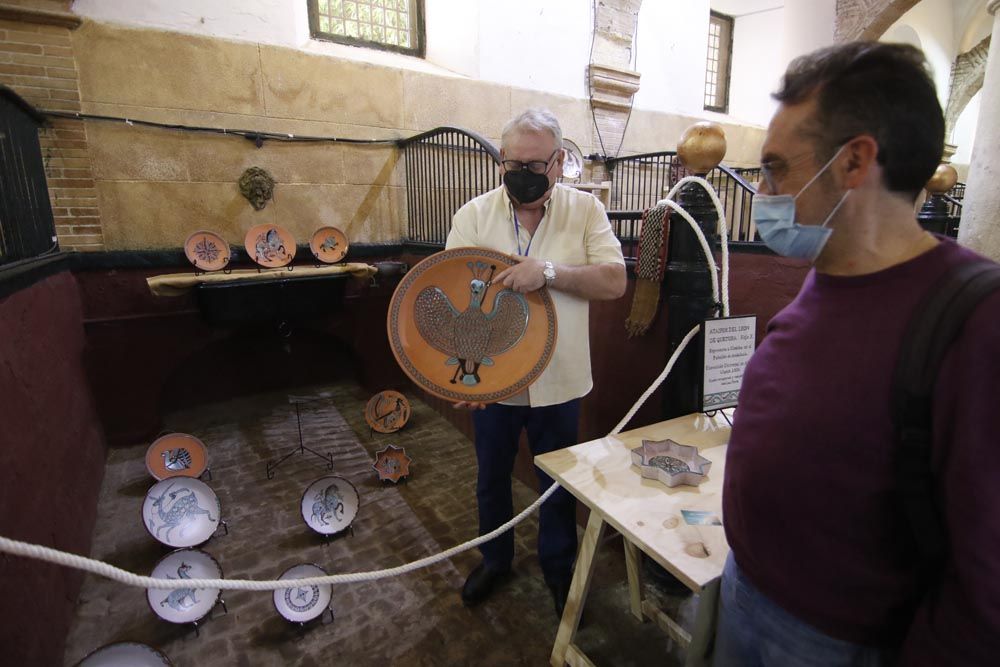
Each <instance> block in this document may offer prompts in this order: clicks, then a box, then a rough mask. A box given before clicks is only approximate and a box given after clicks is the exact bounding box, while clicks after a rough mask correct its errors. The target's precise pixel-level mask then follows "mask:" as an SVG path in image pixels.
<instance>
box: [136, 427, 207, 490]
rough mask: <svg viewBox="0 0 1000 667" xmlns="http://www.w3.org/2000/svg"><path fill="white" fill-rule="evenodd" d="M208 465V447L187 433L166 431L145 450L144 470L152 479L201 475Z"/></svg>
mask: <svg viewBox="0 0 1000 667" xmlns="http://www.w3.org/2000/svg"><path fill="white" fill-rule="evenodd" d="M207 467H208V449H207V448H206V447H205V443H203V442H202V441H201V440H199V439H198V438H196V437H194V436H193V435H188V434H187V433H168V434H167V435H164V436H163V437H160V438H157V439H156V440H155V441H154V442H153V444H151V445H150V446H149V449H147V450H146V470H148V471H149V474H150V475H152V476H153V479H167V478H168V477H178V476H182V477H201V474H202V473H203V472H205V468H207Z"/></svg>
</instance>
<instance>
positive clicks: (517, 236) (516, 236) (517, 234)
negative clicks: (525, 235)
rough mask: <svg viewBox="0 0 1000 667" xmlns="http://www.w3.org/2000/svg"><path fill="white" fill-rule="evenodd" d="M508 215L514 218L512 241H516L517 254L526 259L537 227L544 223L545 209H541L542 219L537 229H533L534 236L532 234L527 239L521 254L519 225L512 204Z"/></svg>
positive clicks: (536, 232)
mask: <svg viewBox="0 0 1000 667" xmlns="http://www.w3.org/2000/svg"><path fill="white" fill-rule="evenodd" d="M510 213H511V217H512V218H514V239H515V240H516V241H517V254H518V255H521V256H522V257H527V256H528V253H529V252H531V244H532V243H533V242H534V240H535V234H538V227H541V226H542V223H543V222H545V213H546V209H542V219H541V220H539V221H538V227H535V234H532V235H531V238H530V239H528V245H527V247H526V248H524V252H521V224H520V223H519V222H518V221H517V211H516V210H515V209H514V205H513V204H511V206H510Z"/></svg>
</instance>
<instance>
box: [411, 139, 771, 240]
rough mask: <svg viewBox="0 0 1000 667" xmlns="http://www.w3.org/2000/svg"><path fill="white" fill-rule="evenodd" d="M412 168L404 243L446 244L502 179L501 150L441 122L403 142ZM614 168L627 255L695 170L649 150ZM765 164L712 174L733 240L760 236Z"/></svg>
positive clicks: (615, 216)
mask: <svg viewBox="0 0 1000 667" xmlns="http://www.w3.org/2000/svg"><path fill="white" fill-rule="evenodd" d="M399 145H400V148H401V149H402V151H403V157H404V160H405V170H406V195H407V216H408V220H407V229H406V232H405V233H404V241H406V242H408V243H415V244H426V245H431V246H441V245H443V244H444V243H445V241H446V240H447V238H448V230H449V229H450V228H451V220H452V217H453V216H454V215H455V212H456V211H457V210H458V209H459V208H461V207H462V205H463V204H465V203H466V202H468V201H469V200H471V199H473V198H474V197H477V196H479V195H481V194H483V193H485V192H488V191H489V190H492V189H493V188H495V187H497V186H499V185H500V170H499V163H500V151H499V150H498V149H497V148H496V147H495V146H494V145H493V144H491V143H490V142H489V141H488V140H487V139H484V138H483V137H481V136H479V135H477V134H475V133H474V132H470V131H468V130H462V129H459V128H455V127H439V128H435V129H433V130H430V131H429V132H424V133H422V134H418V135H416V136H413V137H409V138H407V139H404V140H402V141H400V143H399ZM607 168H608V171H609V172H610V174H611V205H610V207H609V210H608V217H609V218H610V220H611V225H612V228H613V229H614V231H615V234H616V235H617V236H618V238H619V240H620V241H621V242H622V249H623V251H624V253H625V256H626V257H631V258H634V257H635V255H636V250H637V245H638V240H639V231H640V225H641V219H642V212H643V211H645V210H646V209H648V208H649V207H650V206H653V205H654V204H655V203H656V202H657V201H659V200H660V199H662V198H663V197H664V195H666V194H667V192H668V191H669V190H670V188H671V187H673V185H674V184H675V183H677V181H678V180H680V179H681V178H683V177H684V176H687V175H689V173H690V172H688V171H687V170H686V169H685V168H684V167H683V165H682V164H681V162H680V160H679V159H678V158H677V154H676V153H675V152H673V151H661V152H658V153H643V154H641V155H630V156H627V157H622V158H613V159H610V160H608V162H607ZM758 175H759V169H731V168H729V167H725V166H719V167H716V168H715V169H713V170H712V171H710V172H709V173H708V174H707V176H706V179H707V180H708V181H709V182H710V183H711V184H712V185H713V187H715V189H716V191H717V192H718V194H719V198H720V200H721V201H722V206H723V209H724V210H725V212H726V217H727V222H728V228H729V230H730V234H729V238H730V240H731V241H754V240H756V238H755V233H754V229H753V225H752V224H751V222H750V201H751V199H752V197H753V195H754V193H755V192H756V190H755V188H754V187H753V185H751V182H752V181H753V180H756V177H757V176H758Z"/></svg>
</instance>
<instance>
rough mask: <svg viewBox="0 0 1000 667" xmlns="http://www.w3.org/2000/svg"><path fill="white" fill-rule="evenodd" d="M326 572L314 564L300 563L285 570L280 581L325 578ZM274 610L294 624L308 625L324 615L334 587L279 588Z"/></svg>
mask: <svg viewBox="0 0 1000 667" xmlns="http://www.w3.org/2000/svg"><path fill="white" fill-rule="evenodd" d="M325 576H326V570H324V569H323V568H321V567H320V566H319V565H314V564H313V563H299V564H298V565H293V566H292V567H290V568H288V569H287V570H285V571H284V572H283V573H282V574H281V576H280V577H278V580H279V581H284V580H285V579H289V580H294V579H305V578H306V577H325ZM273 597H274V608H275V609H277V610H278V613H279V614H281V617H282V618H284V619H285V620H286V621H291V622H292V623H306V622H307V621H311V620H313V619H314V618H317V617H319V616H322V615H323V612H325V611H326V610H327V608H328V607H329V606H330V599H331V598H332V597H333V587H332V586H331V585H330V584H323V585H320V586H317V585H309V586H295V585H293V586H292V587H291V588H278V589H275V591H274V596H273Z"/></svg>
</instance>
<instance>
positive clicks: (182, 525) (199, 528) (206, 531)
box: [142, 477, 222, 549]
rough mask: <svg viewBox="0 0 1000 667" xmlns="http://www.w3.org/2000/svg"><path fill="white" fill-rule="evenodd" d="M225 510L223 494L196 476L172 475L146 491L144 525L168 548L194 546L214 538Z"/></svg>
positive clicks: (143, 513) (143, 504)
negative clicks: (216, 493)
mask: <svg viewBox="0 0 1000 667" xmlns="http://www.w3.org/2000/svg"><path fill="white" fill-rule="evenodd" d="M221 512H222V506H221V504H220V503H219V497H218V496H217V495H215V491H213V490H212V487H210V486H209V485H208V484H205V482H203V481H201V480H200V479H194V478H192V477H169V478H167V479H164V480H161V481H159V482H157V483H156V484H154V485H153V486H151V487H150V489H149V491H147V492H146V499H145V500H144V501H143V503H142V525H144V526H145V527H146V530H148V531H149V534H150V535H152V536H153V538H154V539H156V540H157V541H159V542H161V543H162V544H165V545H167V546H168V547H174V548H175V549H177V548H180V547H193V546H196V545H199V544H201V543H202V542H207V541H208V538H210V537H212V535H213V534H214V533H215V530H216V528H218V527H219V521H220V517H219V515H220V514H221Z"/></svg>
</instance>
